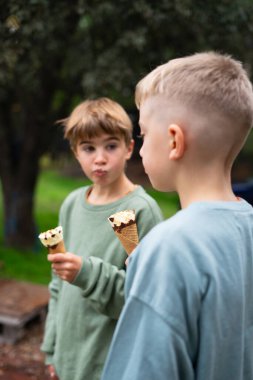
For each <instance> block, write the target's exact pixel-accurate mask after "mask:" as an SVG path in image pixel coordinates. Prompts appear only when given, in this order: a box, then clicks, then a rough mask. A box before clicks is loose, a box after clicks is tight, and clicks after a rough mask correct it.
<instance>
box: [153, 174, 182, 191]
mask: <svg viewBox="0 0 253 380" xmlns="http://www.w3.org/2000/svg"><path fill="white" fill-rule="evenodd" d="M149 180H150V182H151V185H152V187H153V188H154V189H155V190H158V191H161V192H164V193H173V192H175V191H176V190H175V189H174V187H173V186H170V185H169V184H168V183H166V184H165V183H162V182H158V181H153V180H152V178H150V177H149Z"/></svg>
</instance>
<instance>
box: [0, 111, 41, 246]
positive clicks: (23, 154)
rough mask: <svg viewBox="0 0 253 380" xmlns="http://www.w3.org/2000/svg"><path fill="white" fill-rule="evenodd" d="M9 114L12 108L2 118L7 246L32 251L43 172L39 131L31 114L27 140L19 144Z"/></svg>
mask: <svg viewBox="0 0 253 380" xmlns="http://www.w3.org/2000/svg"><path fill="white" fill-rule="evenodd" d="M9 115H10V110H9V109H8V107H6V108H5V111H3V112H1V115H0V152H1V160H0V179H1V183H2V193H3V217H4V243H5V244H6V245H7V246H11V247H16V248H20V249H32V248H33V247H34V243H35V239H36V238H37V236H36V235H37V231H36V225H35V221H34V215H33V208H34V207H33V206H34V192H35V187H36V182H37V178H38V172H39V165H38V162H39V156H40V153H39V150H38V145H39V136H38V135H39V132H35V130H36V129H38V128H36V123H34V120H32V118H31V114H30V115H29V118H28V119H26V132H25V136H27V138H25V139H22V141H21V142H20V143H19V142H18V140H17V136H16V134H15V133H13V128H12V127H13V126H12V124H11V122H10V120H9ZM29 119H30V120H29ZM32 128H33V131H31V129H32Z"/></svg>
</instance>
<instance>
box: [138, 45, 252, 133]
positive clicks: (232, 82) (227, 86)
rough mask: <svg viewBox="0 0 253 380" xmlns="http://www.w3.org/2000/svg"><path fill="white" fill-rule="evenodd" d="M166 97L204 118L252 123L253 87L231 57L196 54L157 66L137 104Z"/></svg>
mask: <svg viewBox="0 0 253 380" xmlns="http://www.w3.org/2000/svg"><path fill="white" fill-rule="evenodd" d="M158 94H161V95H164V96H165V97H166V98H168V100H169V101H173V100H174V101H178V102H180V103H181V104H183V105H185V106H190V107H191V108H192V109H193V110H195V111H196V112H201V113H202V114H204V115H208V114H209V115H212V114H214V113H215V114H220V115H221V116H222V117H225V118H226V119H227V120H228V122H231V123H233V124H235V123H237V124H239V126H240V127H243V134H245V135H247V134H248V132H249V130H250V128H251V126H252V121H253V92H252V85H251V82H250V80H249V78H248V75H247V73H246V71H245V70H244V69H243V67H242V64H241V63H240V62H238V61H236V60H235V59H233V58H231V57H230V56H228V55H222V54H219V53H215V52H206V53H197V54H194V55H191V56H188V57H184V58H178V59H174V60H171V61H169V62H168V63H165V64H164V65H161V66H158V67H157V68H156V69H155V70H153V71H152V72H151V73H149V74H148V75H147V76H146V77H144V78H143V79H142V80H141V81H140V82H139V83H138V84H137V86H136V93H135V101H136V105H137V107H138V108H139V107H140V104H141V103H142V102H143V101H144V100H145V99H146V98H148V97H151V96H155V95H158Z"/></svg>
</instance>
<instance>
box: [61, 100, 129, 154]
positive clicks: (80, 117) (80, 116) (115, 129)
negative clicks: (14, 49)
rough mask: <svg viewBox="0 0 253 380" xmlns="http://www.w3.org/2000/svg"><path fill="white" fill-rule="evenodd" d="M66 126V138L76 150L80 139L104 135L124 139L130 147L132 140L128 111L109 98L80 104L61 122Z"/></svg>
mask: <svg viewBox="0 0 253 380" xmlns="http://www.w3.org/2000/svg"><path fill="white" fill-rule="evenodd" d="M59 122H60V123H61V124H62V125H63V126H64V137H65V138H66V139H68V140H69V142H70V145H71V148H72V149H74V150H75V149H76V145H77V143H78V141H79V140H80V139H83V138H88V139H92V138H94V137H98V136H100V135H101V134H103V133H106V134H108V135H112V136H119V137H122V138H123V139H124V141H125V143H126V145H127V146H128V145H129V144H130V142H131V139H132V130H133V126H132V122H131V120H130V118H129V116H128V115H127V113H126V111H125V110H124V109H123V107H121V106H120V105H119V104H118V103H117V102H114V101H113V100H111V99H109V98H98V99H95V100H86V101H84V102H82V103H81V104H79V105H78V106H77V107H76V108H75V109H74V110H73V111H72V113H71V114H70V116H69V117H68V118H67V119H64V120H60V121H59Z"/></svg>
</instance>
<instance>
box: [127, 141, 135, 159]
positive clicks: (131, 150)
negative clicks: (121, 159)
mask: <svg viewBox="0 0 253 380" xmlns="http://www.w3.org/2000/svg"><path fill="white" fill-rule="evenodd" d="M133 151H134V140H133V139H131V141H130V144H129V145H128V147H127V158H126V159H127V160H129V159H130V158H131V156H132V154H133Z"/></svg>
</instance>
